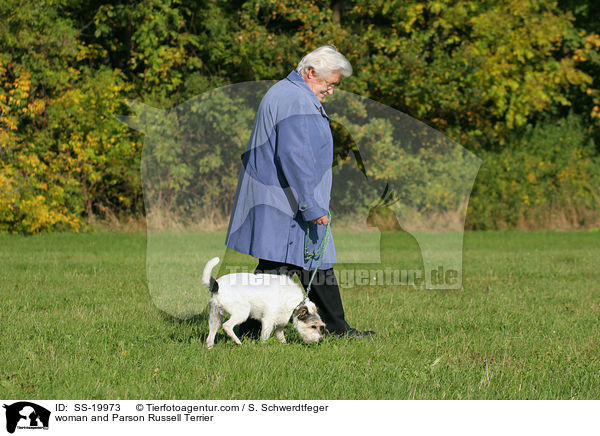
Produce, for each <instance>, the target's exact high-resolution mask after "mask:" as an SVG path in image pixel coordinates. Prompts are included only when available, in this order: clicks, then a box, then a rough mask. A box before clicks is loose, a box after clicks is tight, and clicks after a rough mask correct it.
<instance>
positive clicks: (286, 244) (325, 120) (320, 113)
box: [225, 71, 336, 270]
mask: <svg viewBox="0 0 600 436" xmlns="http://www.w3.org/2000/svg"><path fill="white" fill-rule="evenodd" d="M332 160H333V138H332V136H331V129H330V127H329V117H328V116H327V114H326V113H325V110H324V109H323V106H321V102H319V99H318V98H317V96H316V95H315V94H314V92H313V91H312V90H311V89H310V88H309V87H308V85H307V84H306V82H305V80H304V79H303V78H302V76H301V75H300V74H298V73H297V72H296V71H292V72H291V73H290V74H289V75H288V76H287V78H285V79H283V80H281V81H279V82H277V83H276V84H275V85H273V86H272V87H271V88H270V89H269V90H268V91H267V93H266V94H265V96H264V97H263V99H262V101H261V103H260V106H259V108H258V113H257V114H256V119H255V121H254V127H253V128H252V134H251V135H250V141H249V142H248V147H247V149H246V152H245V153H244V156H243V161H242V169H241V171H240V176H239V180H238V186H237V191H236V194H235V199H234V203H233V209H232V212H231V217H230V220H229V229H228V230H227V238H226V240H225V244H226V245H227V247H229V248H231V249H233V250H236V251H239V252H240V253H245V254H249V255H251V256H253V257H256V258H260V259H266V260H272V261H277V262H285V263H290V264H293V265H296V266H299V267H302V268H304V269H307V270H310V269H314V268H315V266H316V261H315V260H314V259H309V260H308V261H305V257H304V245H305V238H306V232H307V230H309V236H310V239H309V244H308V250H309V251H310V252H314V251H315V250H316V248H317V247H318V245H319V243H320V242H321V241H322V239H323V237H324V236H325V230H326V227H325V226H323V225H316V224H313V223H311V222H310V221H311V220H314V219H316V218H320V217H322V216H324V215H327V213H328V211H329V200H330V196H331V178H332V172H331V166H332ZM335 262H336V257H335V247H334V244H333V237H330V239H329V244H328V246H327V249H326V251H325V253H324V254H323V256H322V259H321V263H320V264H319V269H328V268H331V267H332V266H333V264H334V263H335Z"/></svg>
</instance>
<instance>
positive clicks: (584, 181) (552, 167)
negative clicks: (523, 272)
mask: <svg viewBox="0 0 600 436" xmlns="http://www.w3.org/2000/svg"><path fill="white" fill-rule="evenodd" d="M478 155H479V157H480V158H482V159H483V161H484V162H483V164H482V167H481V169H480V171H479V175H478V177H477V179H476V181H475V186H474V189H473V193H472V195H471V200H470V204H469V213H468V217H467V222H468V227H469V228H471V229H482V230H483V229H505V228H524V229H532V228H557V227H558V228H566V227H569V228H571V227H581V226H584V227H585V226H591V225H596V224H597V223H598V220H599V213H600V206H599V205H600V202H599V201H598V200H599V199H600V193H599V188H598V187H599V186H600V171H599V170H600V160H599V159H598V156H595V155H594V142H593V140H592V139H591V138H590V136H589V135H588V134H587V133H586V129H585V128H584V126H583V123H582V121H581V118H580V117H579V116H577V115H574V114H573V113H570V114H569V115H568V116H567V117H566V118H564V119H560V120H558V121H555V120H546V121H542V122H540V123H539V124H538V125H536V126H535V127H530V126H528V127H527V128H526V129H524V131H523V132H522V134H514V135H512V137H511V139H510V141H509V145H508V146H507V147H506V148H504V149H503V150H501V151H499V152H491V151H487V152H480V153H478Z"/></svg>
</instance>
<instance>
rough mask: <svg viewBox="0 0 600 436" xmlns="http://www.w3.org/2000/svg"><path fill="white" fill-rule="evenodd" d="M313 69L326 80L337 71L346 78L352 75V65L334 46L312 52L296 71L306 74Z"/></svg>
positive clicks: (323, 47)
mask: <svg viewBox="0 0 600 436" xmlns="http://www.w3.org/2000/svg"><path fill="white" fill-rule="evenodd" d="M311 67H312V68H313V69H314V70H315V73H317V76H319V77H321V78H326V77H328V76H329V75H331V73H333V72H335V71H339V72H340V74H341V75H342V76H344V77H349V76H350V75H351V74H352V65H350V62H348V59H346V57H345V56H344V55H343V54H341V53H340V52H339V51H337V49H336V48H335V47H334V46H333V45H324V46H322V47H319V48H317V49H316V50H313V51H311V52H310V53H309V54H307V55H306V56H304V57H303V58H302V60H301V61H300V63H299V64H298V66H297V67H296V71H298V73H300V74H304V73H306V71H307V70H308V69H309V68H311Z"/></svg>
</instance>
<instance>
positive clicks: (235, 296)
mask: <svg viewBox="0 0 600 436" xmlns="http://www.w3.org/2000/svg"><path fill="white" fill-rule="evenodd" d="M218 263H219V258H218V257H215V258H213V259H211V260H209V261H208V262H207V263H206V266H205V267H204V272H203V274H202V284H203V285H204V286H206V287H207V288H208V289H209V290H210V292H211V293H212V297H211V299H210V303H209V304H210V314H209V318H208V326H209V332H208V338H207V339H206V346H207V347H208V348H209V349H210V348H212V347H213V345H214V343H215V336H216V334H217V331H218V330H219V328H220V327H221V323H222V321H223V317H224V315H225V314H228V315H229V319H228V320H227V321H226V322H225V323H223V330H224V331H225V333H227V334H228V335H229V337H230V338H231V339H233V341H234V342H235V343H236V344H238V345H241V344H242V342H241V341H240V339H239V338H238V337H237V335H236V334H235V333H234V331H233V328H234V327H235V326H236V325H238V324H241V323H243V322H244V321H246V320H247V319H248V318H253V319H256V320H258V321H261V323H262V331H261V335H260V337H261V339H262V340H263V341H266V340H267V339H269V337H270V336H271V333H273V331H275V337H276V338H277V339H279V341H280V342H282V343H285V336H284V334H283V329H284V327H285V325H286V324H287V323H288V322H289V319H290V317H292V324H293V326H294V328H295V329H296V331H298V333H299V334H300V336H301V337H302V339H303V340H304V342H306V343H307V344H310V343H316V342H320V341H321V340H322V339H323V334H324V331H325V323H324V322H323V321H322V320H321V317H320V316H319V314H318V313H317V307H316V306H315V304H314V303H313V302H312V301H310V300H309V299H308V298H305V297H304V294H303V292H302V289H301V288H300V286H298V285H297V284H296V283H295V282H294V281H293V280H292V278H291V277H289V276H287V275H277V274H249V273H235V274H227V275H225V276H223V277H219V279H218V280H215V279H214V278H212V277H211V271H212V269H213V268H214V267H215V265H217V264H218Z"/></svg>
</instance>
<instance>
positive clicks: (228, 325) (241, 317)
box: [223, 311, 250, 345]
mask: <svg viewBox="0 0 600 436" xmlns="http://www.w3.org/2000/svg"><path fill="white" fill-rule="evenodd" d="M249 315H250V311H248V312H246V313H237V314H234V315H231V318H229V319H228V320H227V321H226V322H225V323H224V324H223V330H225V333H227V334H228V335H229V337H230V338H231V339H233V342H235V343H236V344H238V345H242V341H240V338H238V337H237V335H236V334H235V332H234V331H233V328H234V327H235V326H236V325H238V324H241V323H243V322H244V321H246V320H247V319H248V316H249Z"/></svg>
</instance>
